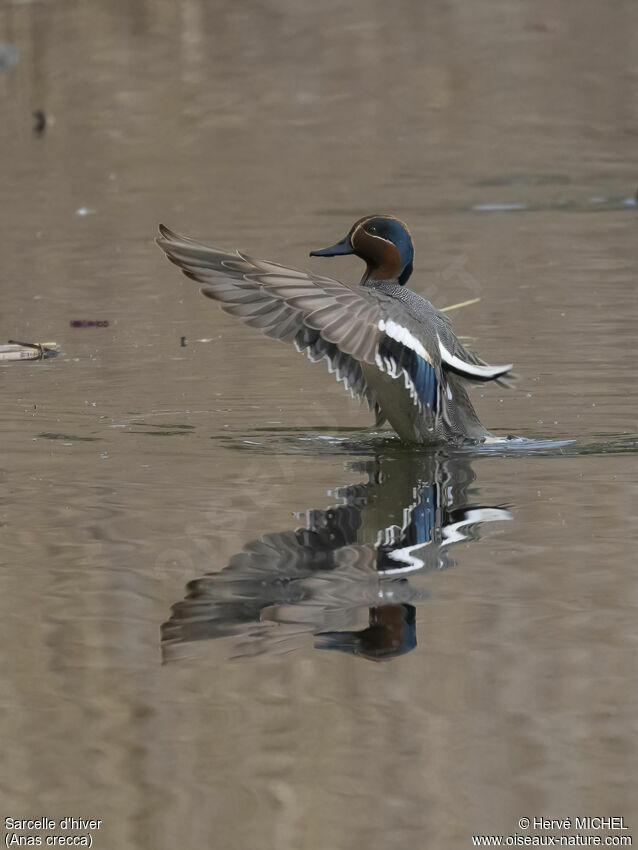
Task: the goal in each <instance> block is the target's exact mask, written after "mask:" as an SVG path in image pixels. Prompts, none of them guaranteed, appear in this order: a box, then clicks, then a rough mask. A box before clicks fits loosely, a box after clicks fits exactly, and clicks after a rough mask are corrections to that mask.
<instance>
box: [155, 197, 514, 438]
mask: <svg viewBox="0 0 638 850" xmlns="http://www.w3.org/2000/svg"><path fill="white" fill-rule="evenodd" d="M156 242H157V244H158V245H159V247H160V248H161V249H162V250H163V251H164V253H165V255H166V257H167V258H168V260H170V261H171V262H172V263H174V264H175V265H176V266H178V268H180V269H181V271H182V272H183V274H185V275H186V277H188V278H190V279H192V280H194V281H197V282H198V283H199V284H201V292H202V294H203V295H204V296H206V297H207V298H211V299H212V300H214V301H217V302H219V303H220V304H221V307H222V309H223V310H224V311H225V312H227V313H229V314H230V315H233V316H237V317H238V318H239V319H241V320H242V321H243V322H245V324H247V325H249V326H251V327H254V328H256V329H258V330H260V331H261V332H262V333H263V334H265V335H266V336H268V337H272V338H275V339H278V340H281V341H282V342H286V343H291V344H293V345H294V346H295V348H296V349H297V351H299V352H303V353H305V354H306V355H307V356H308V358H309V359H310V360H311V361H313V362H318V361H321V360H324V361H326V363H327V365H328V369H329V371H330V372H331V373H333V374H334V375H335V377H336V378H337V381H339V382H341V383H342V384H343V386H344V387H345V389H346V390H348V391H349V392H350V393H351V395H352V396H353V397H358V398H360V399H361V400H362V401H364V402H366V403H367V404H368V406H369V408H370V410H371V411H374V413H375V426H376V427H380V426H381V425H383V424H384V423H385V422H386V421H387V422H388V423H389V424H390V425H391V426H392V428H393V429H394V430H395V431H396V433H397V434H398V436H399V438H400V439H401V440H402V441H404V442H406V443H412V444H418V445H440V444H446V443H447V444H455V445H463V444H468V443H473V444H476V443H481V442H485V441H487V440H490V439H492V435H491V434H490V432H489V431H487V430H486V429H485V428H484V427H483V425H482V424H481V422H480V420H479V418H478V415H477V413H476V411H475V410H474V407H473V405H472V402H471V401H470V398H469V395H468V391H467V390H468V386H469V384H471V383H486V382H498V383H505V384H506V383H507V375H508V373H509V372H510V370H511V369H512V364H511V363H510V364H507V365H501V366H491V365H490V364H489V363H487V362H486V361H484V360H482V359H481V358H480V357H478V355H476V354H475V353H474V352H473V351H470V350H469V349H468V348H466V347H465V346H464V345H463V344H462V343H461V341H460V340H459V338H458V337H457V336H456V334H455V333H454V331H453V329H452V325H451V323H450V320H449V318H448V317H447V316H446V315H445V314H444V313H442V312H440V311H439V310H437V309H436V308H435V307H434V306H433V305H432V304H431V303H430V302H429V301H428V300H427V299H426V298H424V297H423V296H421V295H419V294H418V293H417V292H414V291H413V290H411V289H409V288H408V286H407V285H406V284H407V282H408V280H409V279H410V277H411V275H412V273H413V270H414V243H413V239H412V235H411V233H410V231H409V229H408V227H407V225H406V224H405V223H404V222H402V221H401V220H400V219H398V218H395V217H394V216H393V215H386V214H375V215H367V216H364V217H363V218H360V219H358V220H357V221H355V223H354V224H353V225H352V227H351V228H350V230H349V231H348V233H347V234H346V236H344V237H343V239H341V240H340V241H338V242H336V243H335V244H334V245H331V246H330V247H328V248H322V249H319V250H314V251H311V252H310V256H311V257H337V256H344V255H348V254H354V255H356V256H357V257H359V258H360V259H361V260H363V262H364V263H365V264H366V268H365V271H364V273H363V276H362V278H361V280H360V282H359V285H358V286H349V285H348V284H346V283H342V282H341V281H340V280H337V279H335V278H332V277H327V276H323V275H320V274H317V273H315V272H304V271H298V270H296V269H292V268H288V267H287V266H283V265H280V264H278V263H274V262H269V261H264V260H256V259H253V258H252V257H250V256H248V255H247V254H244V253H242V252H240V251H235V252H226V251H223V250H220V249H218V248H212V247H209V246H207V245H205V244H203V243H201V242H198V241H196V240H195V239H191V238H190V237H186V236H180V235H179V234H178V233H175V232H174V231H172V230H170V229H169V228H168V227H166V226H165V225H162V224H160V226H159V236H158V237H157V238H156Z"/></svg>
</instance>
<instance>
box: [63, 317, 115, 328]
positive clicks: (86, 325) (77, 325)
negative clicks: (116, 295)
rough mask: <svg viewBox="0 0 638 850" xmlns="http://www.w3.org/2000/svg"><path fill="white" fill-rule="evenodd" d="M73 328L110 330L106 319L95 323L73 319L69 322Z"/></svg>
mask: <svg viewBox="0 0 638 850" xmlns="http://www.w3.org/2000/svg"><path fill="white" fill-rule="evenodd" d="M69 325H70V326H71V327H72V328H108V326H109V323H108V321H107V320H106V319H100V320H99V321H97V322H96V321H94V320H93V319H72V320H71V321H70V322H69Z"/></svg>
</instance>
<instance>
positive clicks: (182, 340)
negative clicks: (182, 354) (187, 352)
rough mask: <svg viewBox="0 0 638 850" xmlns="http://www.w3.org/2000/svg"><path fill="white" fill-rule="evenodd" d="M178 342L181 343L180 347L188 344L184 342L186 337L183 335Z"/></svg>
mask: <svg viewBox="0 0 638 850" xmlns="http://www.w3.org/2000/svg"><path fill="white" fill-rule="evenodd" d="M179 344H180V345H181V347H182V348H186V346H187V345H188V343H187V342H186V337H185V336H183V337H182V338H181V339H180V341H179Z"/></svg>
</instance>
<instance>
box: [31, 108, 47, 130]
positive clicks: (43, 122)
mask: <svg viewBox="0 0 638 850" xmlns="http://www.w3.org/2000/svg"><path fill="white" fill-rule="evenodd" d="M33 120H34V124H33V132H34V133H36V134H37V135H38V136H41V135H42V134H43V133H44V131H45V130H46V128H47V115H46V112H45V111H44V109H34V110H33Z"/></svg>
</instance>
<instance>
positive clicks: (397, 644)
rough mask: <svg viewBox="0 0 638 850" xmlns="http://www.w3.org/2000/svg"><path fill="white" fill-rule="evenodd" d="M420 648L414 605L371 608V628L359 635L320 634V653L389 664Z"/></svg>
mask: <svg viewBox="0 0 638 850" xmlns="http://www.w3.org/2000/svg"><path fill="white" fill-rule="evenodd" d="M415 646H416V608H415V607H414V605H377V606H375V607H374V608H370V624H369V625H368V627H367V629H361V631H358V632H320V633H319V634H318V635H316V640H315V648H316V649H336V650H337V651H338V652H349V653H354V654H355V655H360V656H361V657H362V658H368V659H369V660H370V661H389V660H390V659H391V658H396V657H397V655H405V653H406V652H410V650H411V649H414V647H415Z"/></svg>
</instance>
